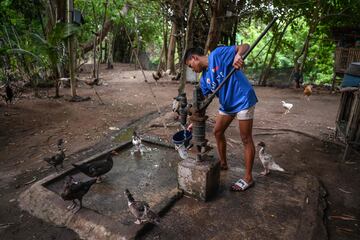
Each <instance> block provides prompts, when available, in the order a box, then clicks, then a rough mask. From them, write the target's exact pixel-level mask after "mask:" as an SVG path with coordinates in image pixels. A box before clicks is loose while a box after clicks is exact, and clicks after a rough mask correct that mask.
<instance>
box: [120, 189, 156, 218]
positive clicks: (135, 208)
mask: <svg viewBox="0 0 360 240" xmlns="http://www.w3.org/2000/svg"><path fill="white" fill-rule="evenodd" d="M124 193H125V196H126V198H127V200H128V206H129V210H130V212H131V213H132V214H133V215H134V216H135V218H136V221H135V224H141V223H142V222H150V223H153V224H159V223H160V219H159V217H158V215H157V214H156V213H154V212H153V211H151V210H150V206H149V204H147V203H146V202H144V201H135V199H134V197H133V196H132V194H131V193H130V191H129V190H128V189H125V192H124Z"/></svg>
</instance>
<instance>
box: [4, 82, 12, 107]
mask: <svg viewBox="0 0 360 240" xmlns="http://www.w3.org/2000/svg"><path fill="white" fill-rule="evenodd" d="M13 98H14V91H13V90H12V88H11V87H10V84H6V86H5V102H6V103H8V102H10V103H11V102H12V100H13Z"/></svg>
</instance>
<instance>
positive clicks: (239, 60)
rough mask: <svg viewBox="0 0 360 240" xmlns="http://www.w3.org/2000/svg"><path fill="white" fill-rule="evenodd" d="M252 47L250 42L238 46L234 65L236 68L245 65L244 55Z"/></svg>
mask: <svg viewBox="0 0 360 240" xmlns="http://www.w3.org/2000/svg"><path fill="white" fill-rule="evenodd" d="M249 48H250V45H249V44H241V45H237V46H236V54H235V57H234V62H233V66H234V68H236V69H240V68H243V67H244V60H243V59H242V56H243V55H244V54H245V53H246V51H247V50H248V49H249Z"/></svg>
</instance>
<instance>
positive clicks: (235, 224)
mask: <svg viewBox="0 0 360 240" xmlns="http://www.w3.org/2000/svg"><path fill="white" fill-rule="evenodd" d="M242 171H243V170H242V168H239V167H233V168H231V169H230V170H229V171H227V172H222V176H221V187H220V190H219V194H218V196H217V197H216V198H214V199H213V200H212V201H210V202H206V203H204V202H201V201H196V200H194V199H191V198H187V197H185V198H182V199H180V200H179V201H178V202H177V204H176V205H175V206H174V207H173V208H172V209H171V210H170V211H169V212H168V213H167V214H166V216H164V218H163V219H162V223H161V225H159V226H157V227H155V228H154V229H153V231H152V232H149V233H148V234H147V235H145V236H143V238H141V239H148V240H150V239H314V238H313V236H314V234H315V232H314V231H316V232H317V233H316V234H318V235H316V238H315V239H326V230H325V227H324V225H322V223H321V222H320V225H319V226H317V225H318V224H319V222H318V221H319V219H320V220H321V216H319V219H318V217H317V216H316V212H317V207H319V205H318V201H319V199H320V198H319V194H320V192H319V191H320V189H321V187H320V185H319V183H318V181H317V180H316V178H314V177H311V176H309V175H299V176H290V175H287V174H283V173H274V174H272V177H271V178H258V179H257V181H256V185H255V187H253V188H251V189H248V190H247V191H246V192H230V191H229V186H230V184H231V182H232V181H233V180H234V179H236V178H237V177H238V175H239V173H240V172H242ZM321 210H323V209H321Z"/></svg>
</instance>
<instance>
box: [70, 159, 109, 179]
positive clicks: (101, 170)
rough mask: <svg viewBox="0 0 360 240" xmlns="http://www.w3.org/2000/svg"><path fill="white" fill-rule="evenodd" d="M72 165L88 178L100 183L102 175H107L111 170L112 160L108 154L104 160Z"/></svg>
mask: <svg viewBox="0 0 360 240" xmlns="http://www.w3.org/2000/svg"><path fill="white" fill-rule="evenodd" d="M72 165H73V166H74V167H75V168H76V169H78V170H79V171H80V172H82V173H84V174H85V175H87V176H89V177H95V178H96V180H97V182H98V183H99V182H101V181H102V175H104V174H106V173H108V172H109V171H110V170H111V169H112V167H113V165H114V161H113V159H112V156H111V153H109V154H108V155H107V157H106V159H100V160H97V161H92V162H86V163H83V164H80V165H78V164H75V163H73V164H72Z"/></svg>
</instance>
